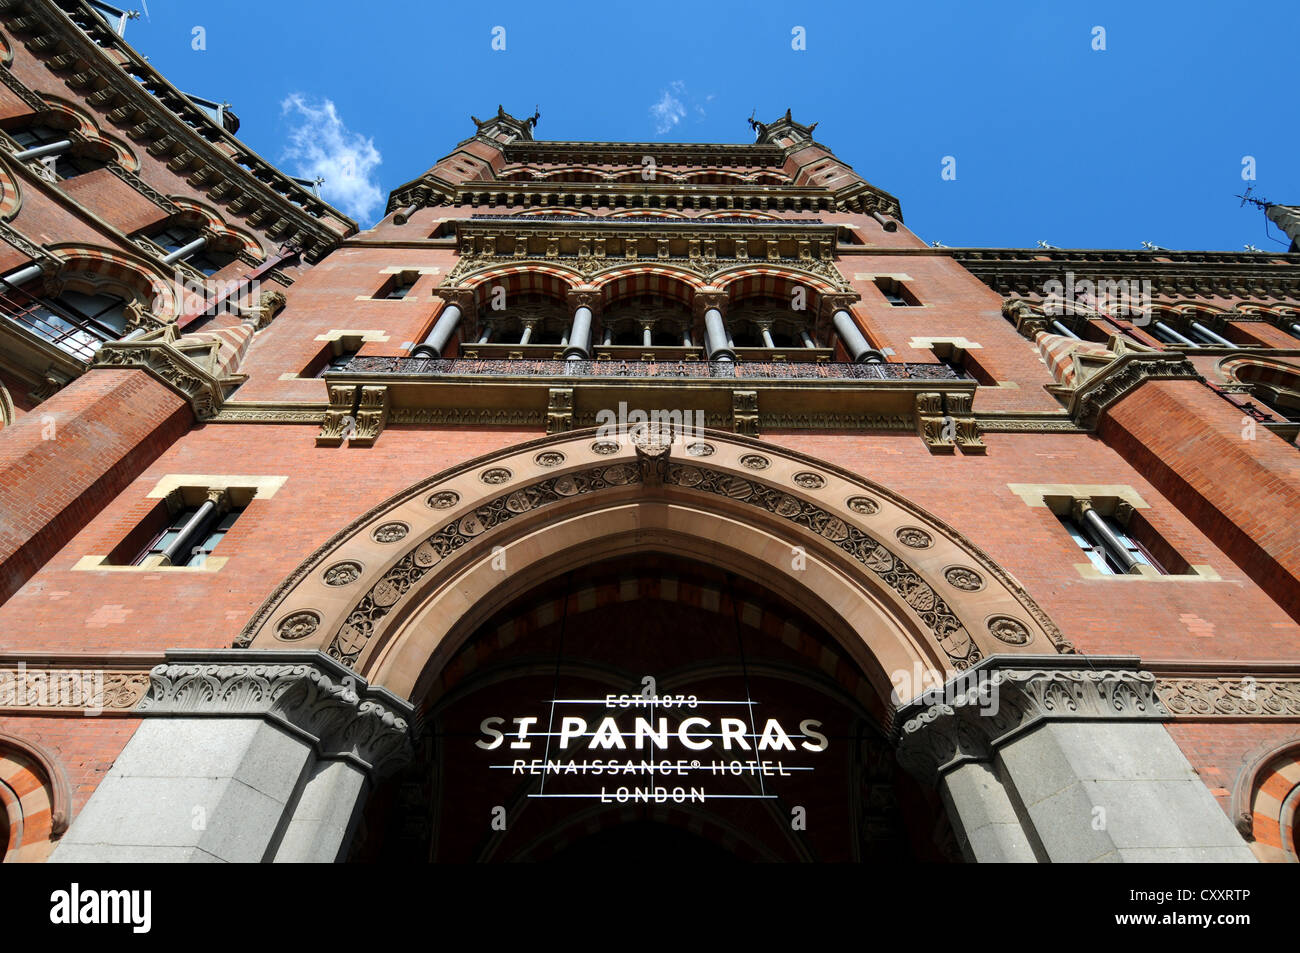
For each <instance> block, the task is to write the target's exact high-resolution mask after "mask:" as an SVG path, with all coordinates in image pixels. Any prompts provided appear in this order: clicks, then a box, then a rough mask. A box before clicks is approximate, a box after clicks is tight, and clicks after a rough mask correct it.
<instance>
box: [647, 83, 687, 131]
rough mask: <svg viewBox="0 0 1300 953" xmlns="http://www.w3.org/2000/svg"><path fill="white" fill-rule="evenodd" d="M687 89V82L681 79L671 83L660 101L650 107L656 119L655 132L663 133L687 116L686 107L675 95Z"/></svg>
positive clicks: (651, 113)
mask: <svg viewBox="0 0 1300 953" xmlns="http://www.w3.org/2000/svg"><path fill="white" fill-rule="evenodd" d="M685 89H686V84H685V83H683V82H681V81H680V80H678V81H677V82H675V83H671V84H670V85H669V87H668V89H665V90H664V94H663V96H662V97H660V99H659V102H657V103H655V104H654V105H653V106H651V107H650V115H651V116H653V117H654V121H655V132H657V133H659V134H660V135H663V134H664V133H665V132H667V131H668V130H670V129H672V128H673V126H675V125H677V124H678V123H679V122H681V121H682V120H683V119H685V118H686V107H685V106H683V105H682V101H681V100H680V99H678V98H677V96H676V95H674V94H675V93H682V92H684V91H685Z"/></svg>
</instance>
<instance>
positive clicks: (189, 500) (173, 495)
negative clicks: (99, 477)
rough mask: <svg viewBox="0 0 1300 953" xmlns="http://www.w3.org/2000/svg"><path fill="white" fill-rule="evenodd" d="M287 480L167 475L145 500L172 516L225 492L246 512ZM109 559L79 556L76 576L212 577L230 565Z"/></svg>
mask: <svg viewBox="0 0 1300 953" xmlns="http://www.w3.org/2000/svg"><path fill="white" fill-rule="evenodd" d="M288 479H289V478H288V477H287V476H230V475H215V474H190V473H169V474H167V475H166V476H164V477H162V478H161V479H160V480H159V481H158V483H157V484H156V485H155V486H154V488H153V489H152V490H150V491H149V493H147V494H146V495H145V499H150V500H154V499H162V500H165V501H166V502H167V508H168V510H169V511H171V512H175V511H176V510H177V509H179V508H180V507H182V506H192V505H195V504H196V503H201V502H202V500H203V499H204V498H205V497H206V496H207V494H208V493H209V492H210V491H212V490H220V491H224V492H226V493H227V494H229V496H230V502H231V505H232V506H235V507H238V508H240V509H244V508H247V507H248V506H249V504H251V503H252V501H253V500H255V499H257V500H267V499H270V498H271V497H273V496H275V494H276V492H277V491H278V490H279V489H280V487H282V486H284V484H285V482H286V481H287V480H288ZM108 559H109V557H108V555H107V554H104V555H87V556H82V557H81V558H80V559H78V560H77V562H76V564H75V565H73V567H72V569H73V571H75V572H87V571H94V572H135V573H156V572H164V573H214V572H218V571H220V570H221V568H222V567H223V566H225V565H226V563H227V562H228V561H229V559H230V557H229V556H209V557H208V558H207V559H205V560H203V565H201V566H163V565H159V560H160V559H161V557H151V558H150V559H147V560H146V561H145V562H144V563H143V564H141V565H139V566H123V565H118V564H112V563H109V562H108Z"/></svg>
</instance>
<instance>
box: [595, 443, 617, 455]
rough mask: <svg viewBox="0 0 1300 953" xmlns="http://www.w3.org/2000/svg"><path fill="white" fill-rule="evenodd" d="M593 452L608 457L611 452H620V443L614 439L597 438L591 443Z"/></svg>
mask: <svg viewBox="0 0 1300 953" xmlns="http://www.w3.org/2000/svg"><path fill="white" fill-rule="evenodd" d="M591 452H592V453H596V454H599V455H600V456H602V457H607V456H609V455H610V454H611V453H618V444H617V443H615V442H614V441H613V440H597V441H596V442H595V443H593V444H592V445H591Z"/></svg>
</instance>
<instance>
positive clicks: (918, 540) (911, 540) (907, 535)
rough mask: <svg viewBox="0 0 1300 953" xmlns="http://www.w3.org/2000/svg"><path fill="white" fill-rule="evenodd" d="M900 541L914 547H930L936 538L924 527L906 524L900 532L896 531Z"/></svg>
mask: <svg viewBox="0 0 1300 953" xmlns="http://www.w3.org/2000/svg"><path fill="white" fill-rule="evenodd" d="M894 535H895V536H896V537H898V541H899V542H900V543H902V544H903V545H904V546H910V547H911V548H912V549H929V548H930V547H931V546H932V545H934V540H933V539H932V538H931V537H930V534H929V533H927V532H926V531H925V530H923V529H917V528H916V527H915V526H904V527H903V528H902V529H900V530H898V532H896V533H894Z"/></svg>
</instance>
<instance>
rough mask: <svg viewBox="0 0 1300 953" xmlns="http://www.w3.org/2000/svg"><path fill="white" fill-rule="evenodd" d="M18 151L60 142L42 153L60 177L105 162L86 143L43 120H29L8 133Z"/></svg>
mask: <svg viewBox="0 0 1300 953" xmlns="http://www.w3.org/2000/svg"><path fill="white" fill-rule="evenodd" d="M9 135H10V136H12V137H13V140H14V142H16V143H18V146H19V149H20V150H21V151H24V152H25V151H27V150H29V149H39V148H42V147H47V146H48V147H55V146H57V145H59V144H60V143H63V144H64V145H63V147H62V148H61V149H53V148H52V150H51V151H50V152H49V153H48V154H46V155H45V156H43V157H42V161H44V162H45V164H46V166H47V167H48V168H49V169H50V170H51V171H52V172H53V173H54V175H55V176H57V177H58V178H60V179H72V178H75V177H76V176H79V175H84V174H86V173H87V172H94V171H95V170H96V169H102V168H104V167H105V166H106V165H108V161H107V160H106V159H102V158H100V157H98V156H97V155H95V154H93V152H92V149H91V147H89V146H88V145H86V144H78V143H74V142H72V141H71V140H70V138H69V133H68V132H67V130H64V129H55V128H54V127H53V126H48V125H45V124H44V123H32V124H31V125H28V126H25V127H23V128H22V129H17V130H14V131H12V132H10V133H9Z"/></svg>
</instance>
